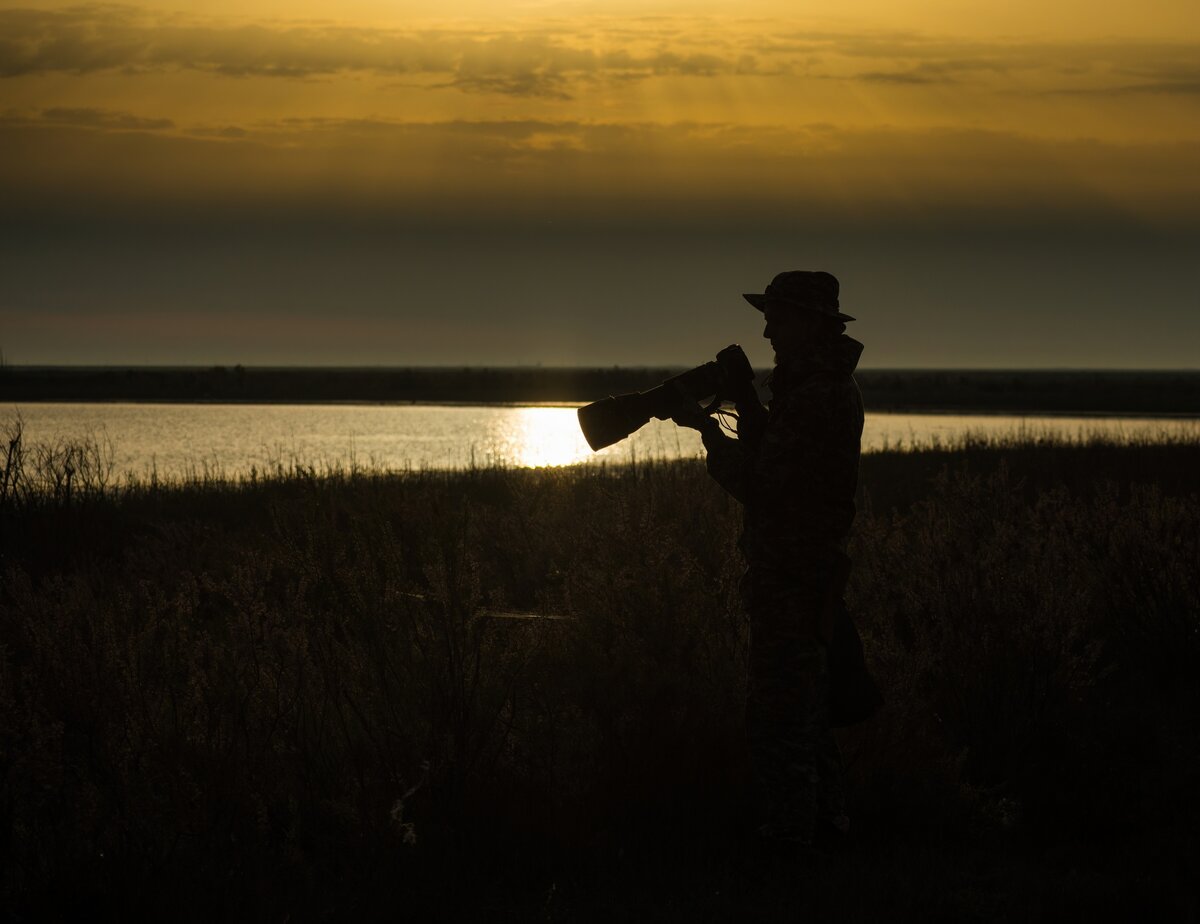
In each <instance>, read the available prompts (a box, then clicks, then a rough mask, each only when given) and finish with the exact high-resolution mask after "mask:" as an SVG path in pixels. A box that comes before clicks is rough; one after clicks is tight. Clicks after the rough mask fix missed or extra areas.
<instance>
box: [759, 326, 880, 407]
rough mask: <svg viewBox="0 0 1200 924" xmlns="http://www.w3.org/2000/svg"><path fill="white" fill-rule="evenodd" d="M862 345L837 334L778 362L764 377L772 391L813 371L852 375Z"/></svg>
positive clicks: (792, 382)
mask: <svg viewBox="0 0 1200 924" xmlns="http://www.w3.org/2000/svg"><path fill="white" fill-rule="evenodd" d="M862 351H863V345H862V344H861V343H859V342H858V341H857V340H855V339H854V338H853V337H848V336H847V335H846V334H838V335H837V336H836V337H833V338H831V339H828V340H819V341H816V342H814V343H813V344H811V345H810V346H809V348H808V349H807V350H805V351H804V352H803V353H800V354H799V355H797V356H792V357H790V358H788V359H785V360H784V361H782V362H781V363H779V364H778V365H777V366H776V367H775V370H774V371H773V372H772V373H771V377H770V378H769V379H768V380H767V384H768V385H769V386H770V388H771V392H772V393H773V394H778V393H779V392H780V391H781V390H784V389H787V388H790V387H791V386H792V385H794V384H796V383H798V382H800V381H801V380H803V379H805V378H807V377H808V376H810V375H812V374H813V373H815V372H839V373H841V374H843V375H851V374H853V372H854V369H855V367H857V366H858V358H859V357H860V356H861V355H862Z"/></svg>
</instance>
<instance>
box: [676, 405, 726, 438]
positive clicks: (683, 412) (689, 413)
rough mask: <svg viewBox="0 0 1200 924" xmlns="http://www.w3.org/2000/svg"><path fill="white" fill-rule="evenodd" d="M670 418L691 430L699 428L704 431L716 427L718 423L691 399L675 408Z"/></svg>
mask: <svg viewBox="0 0 1200 924" xmlns="http://www.w3.org/2000/svg"><path fill="white" fill-rule="evenodd" d="M671 420H673V421H675V423H676V424H678V425H679V426H681V427H687V428H689V429H691V430H699V431H700V432H701V433H704V432H705V431H707V430H712V429H714V428H718V427H719V426H720V425H719V424H718V423H717V422H716V421H715V420H713V419H712V418H711V417H709V416H708V412H707V411H705V410H704V409H702V408H700V407H699V406H697V405H696V404H695V403H694V402H692V401H687V402H685V403H683V404H681V405H680V406H679V408H677V409H676V411H675V413H674V414H672V415H671Z"/></svg>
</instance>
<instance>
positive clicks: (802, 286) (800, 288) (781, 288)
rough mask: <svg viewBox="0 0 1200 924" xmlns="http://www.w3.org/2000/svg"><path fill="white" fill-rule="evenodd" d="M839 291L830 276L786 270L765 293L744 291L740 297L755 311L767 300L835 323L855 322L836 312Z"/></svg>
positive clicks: (832, 277) (836, 282)
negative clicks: (821, 315) (815, 313)
mask: <svg viewBox="0 0 1200 924" xmlns="http://www.w3.org/2000/svg"><path fill="white" fill-rule="evenodd" d="M839 290H840V286H839V285H838V281H837V277H836V276H834V275H833V274H832V273H823V272H819V271H812V270H789V271H788V272H786V273H780V274H779V275H778V276H776V277H775V278H774V279H772V280H771V284H770V285H769V286H767V290H766V291H765V292H744V293H743V294H742V298H744V299H745V300H746V301H748V302H749V303H750V304H751V305H753V306H754V307H755V308H757V309H758V310H759V311H763V310H764V309H765V308H766V307H767V302H768V301H781V302H789V303H791V304H793V305H796V306H797V307H799V308H807V309H809V310H810V311H817V312H819V313H821V314H823V315H825V316H826V317H830V318H836V319H837V320H839V321H853V320H855V319H854V318H852V317H851V316H850V315H848V314H843V313H842V312H841V311H839V310H838V308H839V307H840V305H839V304H838V292H839Z"/></svg>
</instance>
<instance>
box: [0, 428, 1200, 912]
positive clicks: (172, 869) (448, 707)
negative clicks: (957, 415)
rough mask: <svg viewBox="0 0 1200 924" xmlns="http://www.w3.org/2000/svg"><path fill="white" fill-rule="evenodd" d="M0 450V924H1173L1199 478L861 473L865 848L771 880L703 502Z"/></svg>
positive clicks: (1177, 451) (1115, 449)
mask: <svg viewBox="0 0 1200 924" xmlns="http://www.w3.org/2000/svg"><path fill="white" fill-rule="evenodd" d="M10 437H15V439H13V440H11V441H10V451H9V453H8V456H7V462H6V463H5V467H4V470H3V472H0V487H2V489H3V490H2V491H0V530H2V532H0V556H2V558H0V582H2V583H0V870H3V872H2V873H0V877H2V878H0V904H3V905H5V906H7V907H8V908H10V909H13V911H12V912H11V913H13V914H15V915H17V916H21V915H26V914H27V915H34V916H40V915H42V914H49V913H59V914H63V913H65V914H72V913H80V912H82V911H85V910H89V909H90V910H94V909H95V908H97V907H104V908H106V909H109V910H115V911H119V912H124V913H126V914H128V915H131V916H134V917H144V916H159V915H164V914H168V913H170V914H172V915H174V916H183V917H193V918H197V919H203V918H209V917H217V916H230V915H233V916H240V917H247V916H256V917H270V918H275V917H284V916H288V915H290V916H292V917H293V918H296V917H299V918H323V917H355V916H369V917H381V918H382V917H401V916H407V917H413V918H416V919H422V918H442V919H444V918H447V917H453V916H456V915H457V914H463V915H466V914H468V913H469V914H472V915H484V916H485V917H492V918H496V917H500V918H505V917H508V918H511V919H529V918H541V919H552V920H591V919H592V918H595V919H597V920H599V919H601V918H605V919H611V918H612V917H622V916H624V917H629V918H631V919H651V918H653V919H661V920H684V919H687V920H696V919H720V918H723V917H728V918H729V919H741V918H744V917H758V918H760V919H775V918H779V919H783V918H785V917H790V916H792V915H794V914H795V913H796V910H797V907H799V908H801V909H807V910H808V911H810V912H812V913H813V914H818V915H821V914H825V915H834V914H836V915H837V916H839V917H848V918H859V919H864V920H865V919H877V918H879V917H881V916H885V915H886V916H887V917H888V918H890V919H891V920H907V919H910V918H911V919H914V920H916V919H924V918H927V917H928V916H930V915H932V916H935V917H936V916H937V915H939V914H940V915H941V916H943V917H947V918H955V919H962V918H973V919H976V920H1004V919H1011V918H1013V917H1022V918H1025V919H1039V918H1046V919H1053V918H1056V917H1057V918H1061V917H1064V916H1068V917H1069V916H1070V914H1061V913H1060V912H1064V910H1065V911H1068V912H1079V913H1080V914H1083V913H1084V912H1086V911H1087V910H1088V909H1089V908H1091V909H1092V910H1093V911H1098V910H1108V911H1113V910H1114V909H1120V908H1121V907H1124V906H1123V905H1122V902H1132V903H1134V905H1136V906H1137V907H1138V908H1139V909H1144V908H1146V907H1149V909H1150V911H1154V910H1155V909H1157V910H1158V911H1160V912H1161V913H1162V914H1163V915H1164V916H1173V917H1176V918H1179V917H1186V915H1187V914H1188V913H1191V914H1193V915H1194V913H1195V909H1196V905H1195V904H1194V903H1193V904H1191V905H1189V904H1188V902H1189V901H1193V899H1192V898H1191V897H1190V893H1189V892H1188V891H1187V888H1188V887H1187V886H1186V883H1187V882H1188V881H1190V876H1191V874H1192V873H1193V872H1197V870H1195V869H1194V865H1195V861H1194V857H1195V851H1194V833H1193V832H1194V829H1195V821H1196V815H1197V813H1196V799H1195V795H1194V793H1195V791H1196V784H1197V782H1198V781H1197V779H1196V776H1197V771H1196V767H1197V761H1196V757H1197V754H1198V753H1200V734H1198V733H1197V728H1198V727H1200V724H1198V723H1197V719H1200V714H1198V713H1200V710H1198V706H1200V694H1198V692H1197V687H1196V685H1195V684H1194V682H1193V681H1191V680H1189V676H1190V675H1189V669H1190V668H1191V667H1192V666H1194V665H1195V664H1196V662H1197V655H1200V616H1198V614H1200V569H1197V568H1196V563H1197V562H1198V561H1200V498H1198V496H1197V491H1196V485H1195V481H1194V474H1193V473H1194V472H1195V471H1197V470H1200V445H1197V444H1194V443H1175V444H1143V445H1133V446H1118V445H1112V444H1106V443H1103V442H1100V441H1093V442H1091V443H1084V444H1077V445H1074V446H1062V445H1058V444H1052V443H1040V444H1039V443H1007V444H1006V443H1002V442H1001V443H996V442H992V443H973V444H963V445H959V446H955V447H945V448H940V449H937V450H929V451H926V452H917V453H883V454H877V455H874V456H870V457H868V458H866V459H865V460H864V472H863V483H864V485H865V490H864V495H863V498H862V501H863V504H862V507H863V512H862V514H861V516H860V519H859V521H858V523H857V525H856V537H855V545H854V549H853V552H854V557H855V560H856V567H855V572H854V575H853V578H852V581H851V587H850V591H849V595H850V601H851V606H852V608H853V610H854V611H855V612H856V613H857V615H858V621H859V623H860V626H861V628H862V631H863V635H864V640H865V644H866V647H867V652H868V658H869V660H870V661H871V662H872V664H873V665H874V667H875V669H876V671H877V673H878V675H879V677H880V679H881V681H882V684H883V685H884V687H885V688H886V690H887V693H888V696H889V705H888V706H887V708H886V710H885V712H884V714H883V715H881V716H880V717H879V718H877V719H876V720H874V721H873V722H871V723H869V724H868V725H866V726H862V727H860V728H857V729H854V730H851V731H850V732H848V733H847V734H846V735H845V737H844V738H843V745H844V748H845V750H846V753H847V757H848V761H849V765H850V772H851V782H852V784H853V795H854V799H855V803H856V806H857V818H858V820H859V831H860V835H859V839H858V841H857V843H856V844H855V845H854V846H853V847H852V848H851V852H850V854H849V855H848V856H847V857H846V858H843V859H841V860H835V861H830V863H831V865H830V866H829V867H828V868H825V869H823V870H822V871H820V873H819V875H818V874H816V873H813V874H811V875H810V874H797V873H796V871H795V870H792V871H791V872H790V873H789V874H788V875H787V876H782V877H777V878H774V879H772V878H771V877H769V876H767V877H766V878H765V879H764V878H763V877H764V876H766V873H764V869H766V868H765V867H762V866H761V865H757V864H754V865H753V867H754V868H753V869H752V870H750V871H748V869H747V863H746V862H745V859H744V857H743V848H744V846H745V844H744V838H743V836H742V835H743V830H742V824H743V822H742V819H743V818H744V817H745V815H746V810H747V795H746V786H745V773H744V767H743V765H742V747H741V743H740V735H741V728H740V721H741V719H740V701H741V696H742V682H743V659H744V645H745V626H744V623H743V619H742V617H741V615H740V613H739V611H738V606H737V602H736V590H735V588H736V581H737V577H738V574H739V571H740V563H739V562H738V560H737V558H736V554H734V552H733V550H734V543H735V541H736V537H737V532H738V528H739V526H738V510H737V507H736V505H735V504H733V503H732V502H731V501H729V500H728V499H727V498H726V497H725V496H724V495H723V494H721V492H720V491H719V489H717V488H716V487H715V485H713V484H712V483H711V482H710V481H709V480H708V479H707V477H706V475H705V473H704V471H703V467H702V466H701V465H699V464H695V463H686V462H679V463H659V462H648V463H643V464H639V465H637V466H635V467H609V468H604V467H590V468H589V467H585V468H575V469H549V470H535V471H529V470H505V469H474V470H468V471H462V472H440V473H439V472H410V473H404V474H400V475H395V474H387V473H382V472H373V471H357V472H325V473H321V474H318V473H316V472H314V471H311V470H307V469H304V468H303V467H299V466H293V467H291V468H290V469H287V470H284V469H280V470H277V471H276V472H274V473H272V475H271V477H269V478H261V477H255V478H254V479H249V480H243V481H240V482H230V481H221V480H219V479H208V480H204V479H193V480H192V481H190V482H187V483H177V484H170V485H163V484H130V483H120V484H117V483H114V482H113V481H112V479H111V478H110V477H107V476H106V475H105V474H104V465H105V462H104V459H105V455H104V453H103V451H102V450H101V448H100V447H95V446H86V445H85V446H82V447H79V446H76V447H60V449H59V450H56V451H55V452H54V453H51V454H48V455H43V456H36V455H34V454H31V453H30V452H29V451H28V450H27V448H26V447H24V446H23V445H22V444H21V441H20V439H19V433H18V432H16V430H15V428H14V430H13V432H12V433H10ZM68 466H70V471H69V472H68ZM489 610H492V611H494V610H505V611H513V610H516V611H526V612H533V613H544V614H556V615H568V616H570V617H571V618H570V619H569V620H542V621H539V620H501V619H493V618H489V617H488V616H487V615H486V612H487V611H489ZM1189 845H1191V848H1189ZM1166 857H1174V860H1173V861H1172V862H1173V863H1174V864H1175V865H1174V866H1173V867H1170V868H1164V867H1163V866H1162V862H1163V858H1166ZM1188 857H1191V858H1192V859H1188ZM1189 864H1190V865H1189ZM868 882H869V883H870V884H872V885H873V886H874V888H867V887H866V885H865V883H868ZM713 893H718V894H713ZM1147 896H1149V897H1147ZM1147 902H1149V905H1147ZM1156 903H1157V904H1156ZM1189 908H1190V909H1191V910H1190V912H1189ZM1081 909H1082V910H1081ZM1092 916H1093V917H1095V914H1092Z"/></svg>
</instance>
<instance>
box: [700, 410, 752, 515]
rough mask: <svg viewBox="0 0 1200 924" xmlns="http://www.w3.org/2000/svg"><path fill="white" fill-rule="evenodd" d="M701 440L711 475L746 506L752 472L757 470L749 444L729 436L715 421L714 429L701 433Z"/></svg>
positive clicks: (707, 428) (706, 429)
mask: <svg viewBox="0 0 1200 924" xmlns="http://www.w3.org/2000/svg"><path fill="white" fill-rule="evenodd" d="M700 437H701V439H703V440H704V448H705V449H706V450H707V451H708V458H707V460H706V464H707V466H708V473H709V475H711V476H712V478H713V480H714V481H716V483H717V484H719V485H720V486H721V487H722V488H724V489H725V490H726V491H728V492H729V493H730V494H732V495H733V496H734V498H736V499H737V500H739V501H741V502H742V503H743V504H744V503H746V497H747V494H748V486H749V484H750V472H751V470H752V469H753V467H754V453H753V452H752V451H751V450H750V447H749V445H748V444H746V443H744V442H743V441H741V440H735V439H731V438H730V437H728V436H726V435H725V434H724V433H722V432H721V427H720V425H719V424H718V423H717V422H716V421H715V420H714V421H712V426H710V427H705V428H704V429H703V430H701V431H700Z"/></svg>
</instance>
